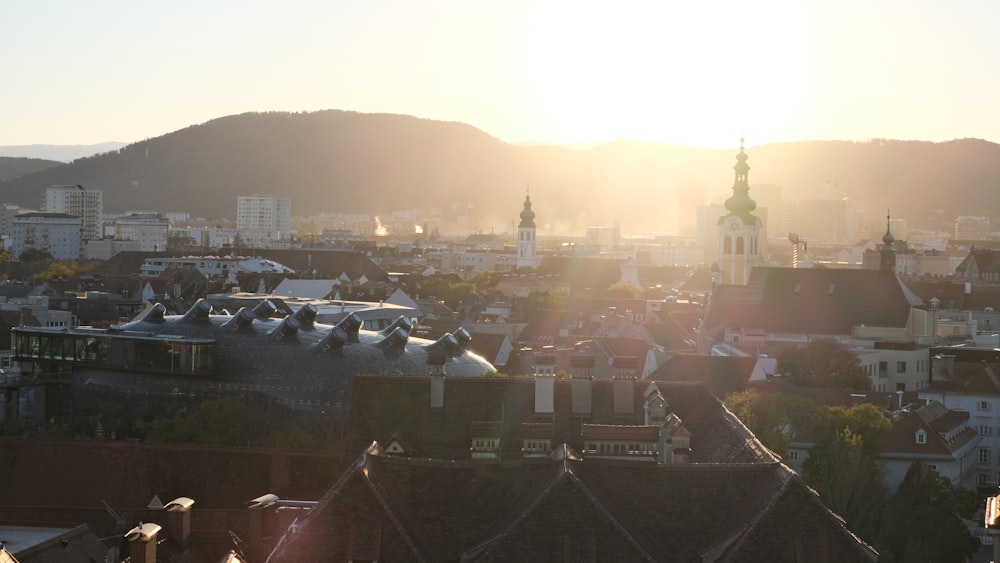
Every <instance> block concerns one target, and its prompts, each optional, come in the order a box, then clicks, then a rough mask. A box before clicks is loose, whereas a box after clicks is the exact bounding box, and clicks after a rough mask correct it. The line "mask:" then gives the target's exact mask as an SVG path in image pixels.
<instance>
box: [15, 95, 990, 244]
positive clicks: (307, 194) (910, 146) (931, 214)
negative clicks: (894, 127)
mask: <svg viewBox="0 0 1000 563" xmlns="http://www.w3.org/2000/svg"><path fill="white" fill-rule="evenodd" d="M733 145H734V146H733V148H732V149H727V150H711V149H697V148H687V147H679V146H672V145H661V144H648V143H639V142H633V141H616V142H613V143H608V144H605V145H600V146H597V147H594V148H589V149H570V148H564V147H555V146H515V145H510V144H507V143H504V142H502V141H500V140H498V139H496V138H494V137H491V136H490V135H488V134H487V133H484V132H483V131H480V130H478V129H476V128H474V127H471V126H469V125H465V124H461V123H450V122H441V121H432V120H426V119H418V118H415V117H409V116H402V115H390V114H360V113H354V112H345V111H335V110H329V111H321V112H314V113H277V112H275V113H253V114H243V115H235V116H229V117H223V118H220V119H215V120H212V121H209V122H207V123H204V124H201V125H195V126H192V127H188V128H185V129H182V130H180V131H176V132H174V133H170V134H167V135H163V136H162V137H157V138H154V139H149V140H146V141H143V142H139V143H135V144H132V145H128V146H126V147H123V148H121V149H119V150H116V151H113V152H110V153H106V154H100V155H95V156H92V157H87V158H82V159H79V160H77V161H75V162H73V163H71V164H66V165H62V166H58V167H54V168H48V169H44V170H39V171H37V172H34V173H31V174H26V175H24V176H21V177H20V178H17V179H13V180H7V181H4V182H0V194H3V195H2V199H4V200H9V201H12V202H15V203H21V204H24V205H37V202H38V201H40V197H41V195H40V194H41V192H43V191H44V189H45V188H46V187H47V186H50V185H53V184H82V185H84V186H88V187H95V188H99V189H102V190H104V192H105V196H104V202H105V207H106V209H107V211H108V212H111V213H115V212H121V211H125V210H129V209H154V210H159V211H187V212H190V213H191V214H192V215H193V216H196V217H223V216H228V217H232V216H234V214H235V206H236V197H237V196H238V195H245V194H252V193H256V192H269V193H279V194H282V195H285V196H289V197H291V198H292V209H293V214H295V215H314V214H318V213H321V212H347V213H374V214H383V213H386V212H389V211H393V210H404V209H416V208H441V209H445V210H449V209H450V210H452V212H455V213H457V212H459V211H457V210H460V212H461V213H469V214H470V215H471V216H472V217H471V221H472V223H473V224H475V225H477V226H482V227H483V228H486V229H496V230H497V231H498V232H507V231H509V230H510V229H512V228H513V225H514V224H515V222H516V220H517V214H518V212H519V211H520V207H521V202H522V201H523V198H524V193H525V190H526V189H528V188H529V187H530V191H531V196H532V201H533V202H534V204H535V211H536V212H537V213H538V218H537V221H538V222H539V227H540V228H542V229H546V230H549V231H552V232H575V233H579V232H581V231H582V229H583V227H585V226H587V225H610V224H611V223H612V222H614V221H616V220H618V221H620V222H621V224H622V226H623V230H624V231H626V232H640V231H647V232H667V231H671V230H673V229H674V226H675V225H676V224H677V223H681V224H685V225H691V224H693V218H692V217H693V214H694V206H696V205H698V204H701V203H713V202H714V203H721V201H722V200H723V199H724V198H725V197H726V196H727V195H728V192H729V190H730V188H731V186H732V182H733V170H732V167H733V164H735V160H734V157H735V155H736V152H737V149H738V140H737V139H736V138H734V142H733ZM747 152H748V154H749V155H750V160H749V164H750V167H751V170H750V181H751V184H763V183H772V184H777V185H779V186H781V188H782V192H783V195H784V197H785V198H796V197H800V196H804V195H806V194H824V197H826V196H827V195H828V194H829V193H834V195H837V197H838V198H839V197H843V196H846V197H851V198H852V199H854V200H856V201H857V203H858V204H859V205H861V206H862V208H863V209H865V210H866V213H868V214H869V217H872V218H879V217H882V216H884V214H885V210H886V209H887V208H891V210H892V213H893V216H894V217H901V218H907V219H908V220H909V221H910V223H911V226H921V225H923V224H924V223H926V222H933V221H935V220H937V221H939V222H942V223H943V224H944V223H945V222H944V221H942V218H947V219H949V220H950V218H951V217H953V216H954V215H957V214H994V215H995V214H998V213H1000V210H998V200H997V198H996V196H995V194H996V192H997V189H998V188H1000V145H996V144H994V143H989V142H986V141H979V140H960V141H951V142H947V143H928V142H917V141H881V140H878V141H871V142H864V143H854V142H841V141H822V142H820V141H817V142H804V143H789V144H774V145H761V146H752V147H750V148H749V149H748V151H747ZM834 187H835V188H836V189H837V190H839V192H835V190H834V189H833V188H834ZM753 195H754V192H753V190H751V196H753ZM932 210H938V211H932Z"/></svg>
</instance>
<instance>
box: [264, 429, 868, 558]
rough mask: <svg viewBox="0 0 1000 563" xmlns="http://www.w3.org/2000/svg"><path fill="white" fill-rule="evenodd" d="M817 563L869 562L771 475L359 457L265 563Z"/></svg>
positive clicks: (375, 454)
mask: <svg viewBox="0 0 1000 563" xmlns="http://www.w3.org/2000/svg"><path fill="white" fill-rule="evenodd" d="M351 558H356V559H377V560H379V561H385V562H392V561H412V560H423V561H481V562H486V561H490V562H492V561H553V560H558V561H563V560H570V561H588V560H589V561H682V562H701V561H778V562H786V561H787V562H789V563H791V562H795V561H805V560H809V561H818V562H821V563H822V562H829V563H833V562H855V561H856V562H870V561H874V560H875V558H876V555H875V553H874V552H873V551H872V550H871V549H870V548H869V547H867V546H865V545H864V544H863V543H862V542H860V541H859V540H858V539H857V538H856V537H854V536H853V535H851V534H850V533H849V532H848V531H847V530H846V528H845V527H844V525H843V522H842V521H841V520H840V519H838V518H837V517H836V516H834V515H833V514H832V513H831V512H829V510H827V509H826V508H824V507H823V505H822V504H821V503H820V502H819V499H818V496H817V495H816V494H815V492H813V491H811V490H810V489H809V488H808V487H806V486H805V484H804V483H802V481H801V479H799V478H798V476H796V475H795V474H794V473H793V472H792V471H791V470H789V469H788V468H787V467H785V466H783V465H781V464H778V463H767V464H735V465H730V464H721V465H720V464H709V465H668V466H664V465H656V464H649V463H630V462H622V461H618V460H598V459H580V458H579V456H577V455H576V454H575V453H574V452H573V450H572V449H571V448H567V447H560V448H558V449H556V450H555V451H554V452H553V454H552V456H551V457H548V458H541V459H537V460H532V461H521V462H516V463H482V462H475V461H455V460H427V459H413V458H398V457H390V456H386V455H384V454H383V453H382V452H381V449H380V448H379V447H378V445H377V444H376V445H373V446H372V447H371V448H369V449H368V450H367V452H366V453H365V454H363V455H362V456H361V457H360V458H359V459H358V460H357V461H356V462H355V463H354V464H353V465H352V466H351V467H350V468H349V469H348V470H347V471H346V472H345V473H344V474H343V476H342V477H341V478H340V479H339V480H338V482H337V483H336V484H335V485H334V486H333V487H332V488H331V489H330V490H329V491H328V492H327V494H326V495H324V497H323V499H322V500H321V501H320V502H319V504H318V506H317V507H316V509H315V510H313V512H312V513H311V514H310V515H309V516H308V517H307V518H306V519H305V520H304V521H303V522H302V525H301V526H300V527H299V529H298V530H297V531H296V532H294V534H292V533H289V534H287V535H286V536H285V538H284V539H283V540H282V542H281V543H280V544H279V546H278V548H277V549H276V550H275V551H274V553H272V554H271V557H270V559H269V561H272V562H274V563H281V562H285V561H318V560H335V561H336V560H346V559H351Z"/></svg>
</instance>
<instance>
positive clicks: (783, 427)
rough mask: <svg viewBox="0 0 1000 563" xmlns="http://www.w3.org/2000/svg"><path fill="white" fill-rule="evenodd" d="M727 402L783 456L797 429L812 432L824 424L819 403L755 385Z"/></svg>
mask: <svg viewBox="0 0 1000 563" xmlns="http://www.w3.org/2000/svg"><path fill="white" fill-rule="evenodd" d="M726 406H727V407H728V408H729V410H731V411H733V414H735V415H736V416H737V418H739V419H740V420H741V421H742V422H743V424H745V425H746V426H747V428H749V429H750V431H751V432H753V433H754V435H755V436H757V439H759V440H760V441H761V443H762V444H764V445H765V446H767V448H768V449H770V450H771V451H773V452H774V453H776V454H777V455H779V456H781V457H787V456H788V447H789V445H790V443H791V440H792V438H793V437H794V435H795V434H796V433H805V434H810V433H812V429H814V428H817V427H818V426H819V425H822V424H825V418H824V417H825V413H824V412H823V410H822V409H821V408H820V406H819V405H817V404H816V403H814V402H813V401H810V400H809V399H806V398H804V397H799V396H796V395H787V394H784V393H760V392H758V391H756V390H753V389H748V390H746V391H740V392H738V393H733V394H732V395H730V396H729V397H728V398H727V399H726Z"/></svg>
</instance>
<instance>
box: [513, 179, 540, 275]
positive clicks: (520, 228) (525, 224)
mask: <svg viewBox="0 0 1000 563" xmlns="http://www.w3.org/2000/svg"><path fill="white" fill-rule="evenodd" d="M535 230H536V229H535V212H534V211H532V210H531V194H528V193H525V195H524V209H522V210H521V222H520V223H519V224H518V225H517V267H518V268H530V267H533V266H537V265H538V257H537V255H536V254H535V251H536V246H535Z"/></svg>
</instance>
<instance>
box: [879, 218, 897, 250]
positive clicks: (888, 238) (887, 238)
mask: <svg viewBox="0 0 1000 563" xmlns="http://www.w3.org/2000/svg"><path fill="white" fill-rule="evenodd" d="M889 217H890V215H889V212H888V211H886V212H885V234H884V235H882V242H884V243H886V244H892V243H894V242H896V239H895V237H893V236H892V232H891V231H890V230H889Z"/></svg>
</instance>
